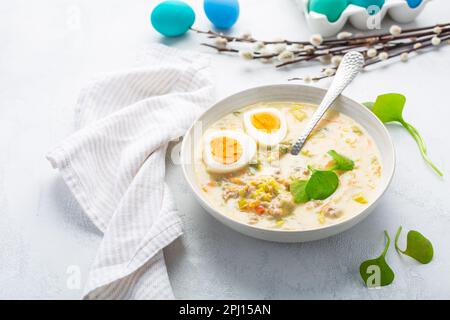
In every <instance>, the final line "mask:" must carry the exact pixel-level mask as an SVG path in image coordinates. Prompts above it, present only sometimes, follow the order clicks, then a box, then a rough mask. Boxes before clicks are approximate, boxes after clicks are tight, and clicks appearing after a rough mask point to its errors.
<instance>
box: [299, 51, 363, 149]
mask: <svg viewBox="0 0 450 320" xmlns="http://www.w3.org/2000/svg"><path fill="white" fill-rule="evenodd" d="M363 66H364V56H363V55H362V54H361V53H359V52H357V51H350V52H349V53H347V54H346V55H345V56H344V57H343V58H342V61H341V63H340V64H339V68H338V69H337V71H336V75H335V76H334V80H333V82H332V83H331V86H330V88H329V89H328V91H327V94H326V95H325V97H324V98H323V100H322V102H321V104H320V106H319V107H318V108H317V110H316V112H315V113H314V115H313V117H312V118H311V120H310V121H309V123H308V125H307V126H306V129H305V131H304V132H303V134H302V135H301V136H300V138H299V139H298V140H297V142H296V143H295V144H293V145H292V149H291V154H292V155H294V156H296V155H298V153H299V152H300V150H301V149H302V147H303V145H304V144H305V141H306V139H307V138H308V136H309V135H310V134H311V132H312V131H313V129H314V128H315V127H316V125H317V124H318V123H319V121H320V119H322V117H323V115H324V114H325V112H326V111H327V110H328V109H329V108H330V107H331V106H332V105H333V103H334V101H335V100H336V99H337V97H339V95H340V94H341V93H342V91H344V89H345V88H346V87H347V86H348V85H349V84H350V82H352V80H353V79H355V77H356V75H357V74H358V73H359V72H360V71H361V69H362V68H363Z"/></svg>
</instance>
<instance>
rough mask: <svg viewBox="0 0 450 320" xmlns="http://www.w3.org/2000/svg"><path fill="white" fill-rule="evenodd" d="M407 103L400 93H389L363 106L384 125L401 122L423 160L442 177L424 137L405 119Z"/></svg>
mask: <svg viewBox="0 0 450 320" xmlns="http://www.w3.org/2000/svg"><path fill="white" fill-rule="evenodd" d="M405 103H406V98H405V96H404V95H402V94H399V93H388V94H383V95H380V96H378V97H377V100H376V101H375V103H373V102H364V103H363V105H365V106H366V107H368V108H369V109H371V110H372V112H373V113H374V114H375V115H376V116H377V117H378V119H380V120H381V121H382V122H383V123H389V122H399V123H400V124H401V125H402V126H403V127H404V128H405V129H406V130H407V131H408V132H409V134H410V135H411V136H412V137H413V138H414V140H415V141H416V143H417V145H418V146H419V150H420V153H421V154H422V157H423V159H424V160H425V161H426V162H427V163H428V165H429V166H430V167H431V168H432V169H433V170H434V171H435V172H436V173H437V174H438V175H439V176H441V177H442V176H443V173H442V172H441V171H440V170H439V169H438V168H437V167H436V166H435V165H434V163H433V162H432V161H431V159H430V158H429V157H428V154H427V148H426V146H425V142H424V141H423V138H422V136H421V135H420V134H419V132H418V131H417V129H416V128H415V127H414V126H413V125H411V124H410V123H408V122H406V121H405V120H404V119H403V107H404V106H405Z"/></svg>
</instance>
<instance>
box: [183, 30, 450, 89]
mask: <svg viewBox="0 0 450 320" xmlns="http://www.w3.org/2000/svg"><path fill="white" fill-rule="evenodd" d="M397 28H398V27H397ZM191 30H192V31H194V32H196V33H199V34H205V35H206V36H207V38H209V39H214V40H216V44H209V43H202V44H201V45H203V46H207V47H210V48H212V49H215V50H216V51H217V52H228V53H231V54H240V53H241V50H239V49H237V48H235V46H236V45H238V43H241V46H245V45H247V46H248V45H252V46H253V45H255V44H258V45H260V46H261V45H262V46H263V47H265V48H266V46H274V45H275V46H276V45H289V46H291V47H290V48H289V52H288V53H287V55H288V59H286V57H282V55H280V52H279V51H278V50H275V52H270V51H269V52H268V50H265V49H252V50H247V55H246V56H245V58H246V59H254V60H258V59H261V60H271V59H273V58H276V57H278V58H279V60H280V61H281V63H278V64H276V67H277V68H281V67H284V66H288V65H294V64H297V63H301V62H308V61H311V60H317V59H321V60H324V61H325V60H326V59H325V58H330V59H331V57H333V56H342V55H344V54H345V53H347V52H349V51H352V50H356V51H359V52H361V53H362V54H364V56H365V58H366V65H365V66H369V65H372V64H376V63H378V62H382V61H385V60H389V59H392V58H394V57H398V56H402V54H409V53H412V52H415V51H419V50H423V49H425V48H429V47H431V46H437V45H439V43H438V44H436V41H439V40H440V41H441V42H442V41H448V40H449V38H450V23H444V24H437V25H434V26H428V27H420V28H412V29H406V30H403V31H401V30H400V32H397V33H395V32H392V31H390V32H383V33H378V34H372V35H364V36H348V35H347V36H345V37H339V36H338V37H337V38H333V39H325V40H322V41H320V42H319V43H315V42H313V41H293V40H271V41H266V40H259V39H255V38H253V37H252V36H251V35H250V34H246V35H242V36H231V35H224V34H222V33H217V32H214V31H211V30H209V31H202V30H198V29H194V28H191ZM434 38H439V39H438V40H436V39H434ZM217 40H220V41H221V42H217ZM312 43H315V45H313V44H312ZM292 45H294V46H295V47H294V49H293V48H292ZM374 50H376V51H375V56H374ZM369 52H370V53H371V54H369ZM379 53H383V55H384V56H379V55H378V54H379ZM285 56H286V55H285ZM402 58H405V57H404V56H402ZM406 58H407V57H406ZM406 58H405V59H406ZM326 69H327V70H328V74H327V75H322V76H318V77H315V78H311V79H312V80H320V79H324V78H328V77H332V76H333V74H331V73H330V70H331V71H333V70H334V71H335V70H336V69H337V67H336V66H331V67H329V68H326ZM324 70H325V69H324ZM297 79H302V78H293V79H290V80H297Z"/></svg>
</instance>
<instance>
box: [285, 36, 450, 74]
mask: <svg viewBox="0 0 450 320" xmlns="http://www.w3.org/2000/svg"><path fill="white" fill-rule="evenodd" d="M440 39H441V41H448V40H450V33H447V35H445V36H443V37H441V38H440ZM416 43H420V41H419V42H417V41H416V42H414V43H410V44H408V45H409V47H408V48H406V49H404V50H400V51H398V52H395V53H393V54H390V55H389V56H388V58H387V59H386V60H390V59H393V58H396V57H399V56H401V55H402V54H403V53H406V54H409V53H412V52H416V51H417V52H418V51H421V50H424V49H426V48H430V47H432V46H433V44H432V43H431V39H429V40H428V41H426V42H425V43H423V42H422V46H420V47H419V48H414V44H416ZM383 61H385V60H380V59H378V58H373V59H369V60H366V62H365V64H364V67H363V68H366V67H368V66H371V65H374V64H377V63H380V62H383ZM332 69H333V70H335V71H336V70H337V67H333V68H332ZM333 76H334V74H333V75H330V76H327V75H322V76H317V77H314V78H311V80H312V81H319V80H322V79H325V78H331V77H333ZM294 80H304V78H300V77H296V78H290V79H288V81H294Z"/></svg>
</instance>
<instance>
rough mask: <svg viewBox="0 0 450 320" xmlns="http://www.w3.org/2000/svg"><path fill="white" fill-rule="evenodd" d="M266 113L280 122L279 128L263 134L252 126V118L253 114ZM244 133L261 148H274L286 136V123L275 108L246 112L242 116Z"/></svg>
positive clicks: (282, 115)
mask: <svg viewBox="0 0 450 320" xmlns="http://www.w3.org/2000/svg"><path fill="white" fill-rule="evenodd" d="M260 112H267V113H271V114H273V115H274V116H275V117H277V118H278V119H279V120H280V128H279V129H278V130H277V131H273V132H271V133H267V132H263V131H261V130H258V129H257V128H255V127H254V126H253V124H252V116H253V115H254V114H255V113H260ZM243 119H244V127H245V131H246V132H247V133H248V134H249V135H250V136H251V137H252V138H253V139H255V140H256V141H257V142H258V143H259V144H260V145H262V146H274V145H277V144H278V143H280V142H281V141H283V139H284V138H285V137H286V134H287V121H286V117H285V116H284V114H283V113H282V112H281V111H280V110H279V109H275V108H257V109H253V110H250V111H247V112H246V113H244V115H243Z"/></svg>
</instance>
